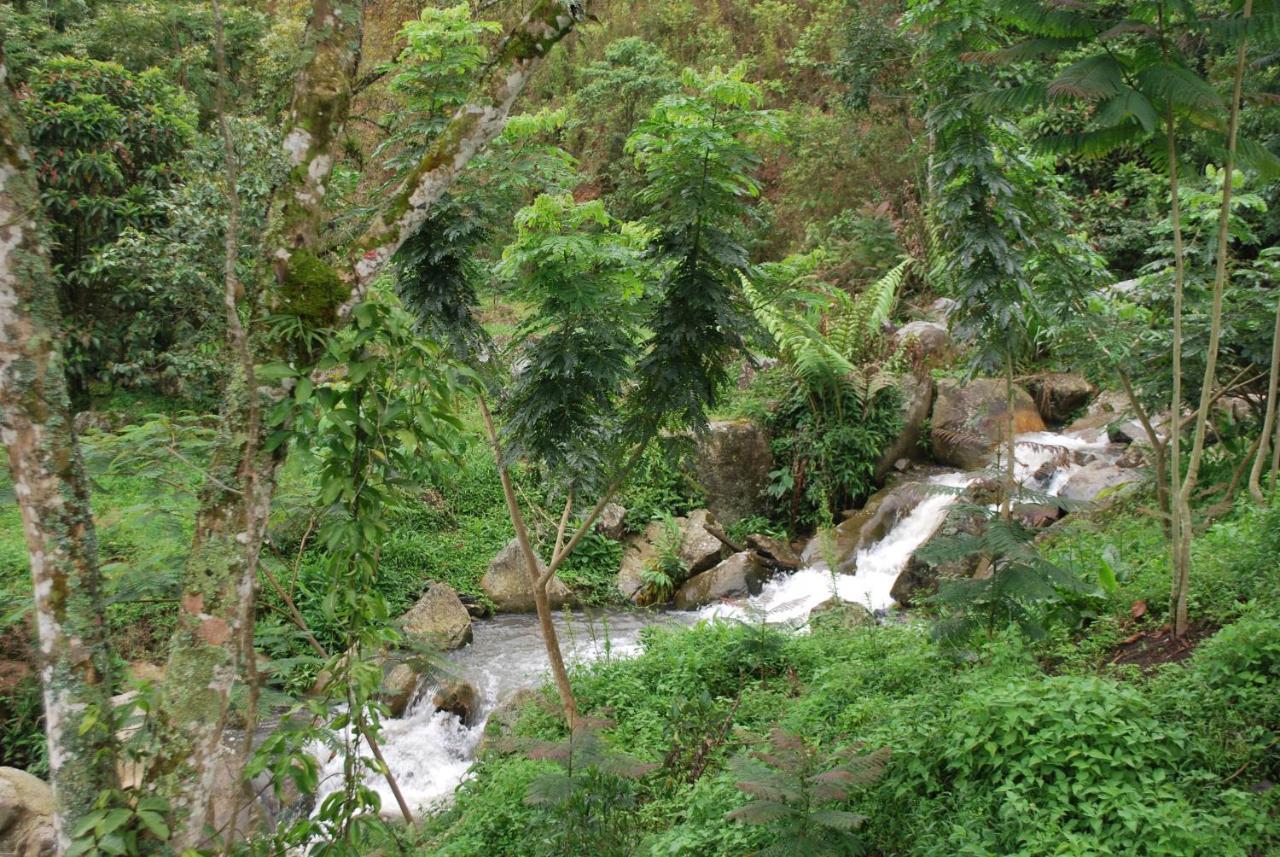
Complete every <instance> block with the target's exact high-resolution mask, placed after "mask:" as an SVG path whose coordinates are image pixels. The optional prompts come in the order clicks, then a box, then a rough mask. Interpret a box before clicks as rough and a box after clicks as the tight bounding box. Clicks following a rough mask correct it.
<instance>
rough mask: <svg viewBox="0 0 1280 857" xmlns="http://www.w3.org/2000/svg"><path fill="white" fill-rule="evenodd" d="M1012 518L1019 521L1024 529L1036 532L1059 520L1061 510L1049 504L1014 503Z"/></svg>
mask: <svg viewBox="0 0 1280 857" xmlns="http://www.w3.org/2000/svg"><path fill="white" fill-rule="evenodd" d="M1013 516H1014V517H1015V518H1017V519H1018V520H1019V521H1021V522H1022V525H1023V526H1024V527H1030V528H1031V529H1033V530H1037V529H1039V528H1041V527H1047V526H1049V525H1050V524H1052V523H1053V522H1054V521H1056V520H1058V519H1059V518H1061V517H1062V509H1060V508H1059V507H1057V506H1054V505H1052V504H1050V503H1015V504H1014V507H1013Z"/></svg>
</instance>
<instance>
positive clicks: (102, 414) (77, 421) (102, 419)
mask: <svg viewBox="0 0 1280 857" xmlns="http://www.w3.org/2000/svg"><path fill="white" fill-rule="evenodd" d="M127 423H128V419H127V418H126V417H125V415H124V414H121V413H116V412H114V411H80V412H79V413H77V414H76V415H75V416H74V417H73V418H72V420H71V425H72V427H73V428H74V429H75V432H76V434H87V433H89V432H101V433H103V434H111V433H112V432H117V431H119V430H120V429H122V428H123V427H124V426H125V425H126V424H127ZM0 853H3V852H0Z"/></svg>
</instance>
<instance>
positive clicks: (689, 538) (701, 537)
mask: <svg viewBox="0 0 1280 857" xmlns="http://www.w3.org/2000/svg"><path fill="white" fill-rule="evenodd" d="M677 520H678V521H680V548H679V551H678V553H677V558H678V559H679V560H680V565H681V566H683V567H684V570H685V572H686V574H688V575H690V576H692V575H695V574H698V573H700V572H703V571H706V570H707V569H709V568H711V567H712V566H713V565H715V564H716V563H718V562H719V561H720V554H721V551H722V550H723V549H724V544H723V543H722V542H721V541H720V540H719V539H718V538H716V537H715V536H713V535H711V533H710V532H708V531H707V527H708V526H715V525H716V520H715V518H713V517H712V515H711V512H709V511H708V510H706V509H698V510H696V511H694V512H691V513H690V514H689V517H688V518H687V519H680V518H678V519H677Z"/></svg>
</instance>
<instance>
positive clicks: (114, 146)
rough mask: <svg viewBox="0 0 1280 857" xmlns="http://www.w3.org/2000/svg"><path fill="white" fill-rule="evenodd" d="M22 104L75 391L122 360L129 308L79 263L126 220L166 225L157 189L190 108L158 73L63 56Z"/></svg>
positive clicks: (39, 73) (166, 182)
mask: <svg viewBox="0 0 1280 857" xmlns="http://www.w3.org/2000/svg"><path fill="white" fill-rule="evenodd" d="M28 85H29V94H28V95H27V97H26V98H24V99H23V100H22V101H21V105H22V112H23V117H24V119H25V120H26V123H27V127H28V129H29V132H30V134H31V142H32V145H33V146H34V147H35V161H36V175H37V178H38V180H39V184H40V196H41V201H42V203H43V204H44V210H45V213H46V215H47V217H48V219H49V222H50V224H51V226H52V239H53V244H54V253H53V258H52V261H53V264H54V266H55V268H56V269H57V271H58V279H59V289H58V295H59V305H60V308H61V310H62V317H63V319H64V324H65V325H66V328H65V330H64V331H63V332H64V335H65V336H66V340H67V342H68V344H69V349H68V352H67V354H66V360H67V368H68V380H69V381H70V383H71V389H72V393H73V397H75V398H77V399H78V401H79V402H80V403H81V404H83V403H84V401H85V399H86V397H87V395H88V389H89V385H90V384H91V383H92V382H94V381H97V380H99V379H101V378H102V376H103V373H104V371H105V369H106V365H107V364H108V362H110V361H112V360H113V359H120V357H121V356H122V355H121V352H120V351H119V349H118V345H119V340H120V327H121V326H123V325H126V324H127V323H128V321H129V313H128V312H127V309H126V311H125V312H123V313H122V312H121V310H120V308H119V307H118V306H117V304H116V297H117V292H116V290H114V289H103V288H102V287H101V284H100V283H99V282H98V281H97V278H96V277H95V276H94V272H93V270H92V269H91V268H90V267H89V266H88V265H87V264H86V263H87V261H88V260H89V258H90V257H91V256H92V254H93V253H94V252H95V251H97V250H99V249H101V248H102V247H104V246H106V245H108V244H110V243H111V242H112V241H114V240H115V239H116V238H117V237H119V235H120V234H121V232H122V231H124V230H125V229H126V228H129V227H139V228H155V227H156V226H158V225H160V224H163V222H164V219H165V210H164V208H163V207H162V206H161V205H160V201H161V194H162V193H163V192H164V191H165V190H166V189H168V188H170V187H171V186H173V184H174V183H175V182H176V181H177V180H178V178H179V167H180V166H181V163H182V154H183V152H184V151H185V150H186V148H187V147H188V146H189V145H190V144H191V142H192V138H193V134H194V128H193V125H194V119H195V117H194V112H193V110H192V107H191V105H190V103H189V102H188V101H187V99H186V98H185V97H183V95H182V93H181V92H179V91H178V90H176V89H175V88H174V87H173V86H171V85H170V84H169V83H167V82H166V81H165V80H164V77H163V76H162V75H161V74H160V73H159V72H156V71H149V72H144V73H142V74H133V73H132V72H129V71H127V70H125V69H124V68H122V67H121V66H118V65H114V64H111V63H103V62H94V61H90V60H79V59H71V58H70V57H62V58H57V59H50V60H48V61H46V62H43V63H41V64H40V66H39V67H38V68H37V69H36V70H35V71H34V72H33V73H32V75H31V77H30V80H29V84H28Z"/></svg>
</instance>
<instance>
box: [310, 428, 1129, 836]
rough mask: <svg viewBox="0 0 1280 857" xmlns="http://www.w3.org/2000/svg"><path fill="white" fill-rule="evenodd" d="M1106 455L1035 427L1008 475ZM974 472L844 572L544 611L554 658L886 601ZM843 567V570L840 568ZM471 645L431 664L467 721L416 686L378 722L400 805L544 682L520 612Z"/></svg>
mask: <svg viewBox="0 0 1280 857" xmlns="http://www.w3.org/2000/svg"><path fill="white" fill-rule="evenodd" d="M1117 455H1118V451H1117V450H1116V448H1114V447H1113V446H1111V445H1110V444H1108V443H1107V442H1106V441H1105V438H1104V439H1103V440H1095V439H1092V438H1088V437H1074V436H1071V435H1065V434H1056V433H1051V432H1037V433H1034V434H1028V435H1023V436H1021V437H1019V439H1018V443H1017V451H1016V455H1015V459H1016V461H1015V477H1016V479H1017V480H1018V482H1019V483H1020V484H1022V485H1023V486H1025V487H1026V488H1028V489H1031V490H1033V491H1036V492H1039V493H1042V494H1048V495H1058V494H1059V493H1060V492H1061V491H1062V490H1063V488H1064V487H1065V486H1066V484H1067V481H1068V480H1069V479H1070V478H1071V475H1072V474H1073V473H1075V472H1076V471H1078V470H1079V469H1080V468H1081V467H1083V466H1084V465H1086V464H1089V463H1091V462H1094V461H1108V462H1109V461H1114V459H1115V458H1116V457H1117ZM982 475H983V474H981V473H966V472H961V471H950V472H944V473H938V474H935V475H933V476H930V477H929V478H928V479H926V480H924V481H923V484H922V485H921V486H915V487H913V488H911V491H912V493H911V497H912V498H913V500H914V502H915V505H914V506H913V507H911V508H910V509H909V511H906V512H905V513H903V514H900V516H899V517H898V519H897V520H896V521H895V522H894V523H893V524H892V526H891V527H890V528H889V529H888V531H887V532H886V533H885V534H884V536H883V537H882V538H881V539H880V540H878V541H876V542H874V543H873V544H869V545H865V546H862V547H860V548H859V549H858V551H857V553H856V555H855V559H854V562H853V563H852V564H851V566H850V567H851V568H852V571H851V572H850V573H832V571H831V570H830V569H828V568H827V567H826V566H825V564H824V563H821V562H820V563H818V564H815V565H814V566H811V567H807V568H803V569H800V570H798V571H796V572H794V573H792V574H790V575H785V576H781V577H777V578H774V579H773V580H771V581H769V582H768V583H766V584H765V586H764V589H763V590H762V591H761V592H760V593H759V594H758V595H755V596H752V597H750V598H746V599H740V600H736V601H726V602H723V603H719V604H714V605H711V606H709V607H706V608H703V609H702V610H699V611H696V612H690V613H677V612H669V613H663V612H620V611H618V612H615V611H606V612H594V613H591V612H584V613H579V614H575V615H574V617H573V618H572V620H566V618H565V617H564V616H557V617H556V625H557V630H558V632H559V635H560V644H561V647H562V649H563V651H564V655H565V660H566V661H567V662H569V663H571V664H574V663H576V664H582V663H587V662H590V661H595V660H599V659H601V658H622V657H629V656H632V655H634V654H635V653H637V652H638V651H639V648H640V646H639V637H640V631H641V630H642V629H643V628H644V627H646V626H648V625H652V624H655V623H666V624H673V625H680V624H691V623H693V622H695V621H698V620H715V619H721V620H742V621H756V622H758V621H765V622H769V623H775V624H781V625H788V626H791V627H795V628H798V627H801V626H802V625H803V624H804V621H805V619H806V618H807V617H808V615H809V613H810V611H812V610H813V609H814V608H815V607H817V606H819V605H820V604H822V603H823V602H826V601H828V600H830V599H831V598H832V597H836V598H839V599H841V600H844V601H848V602H856V603H859V604H861V605H863V606H865V607H867V608H868V609H870V610H873V611H877V610H884V609H887V608H890V607H892V605H893V598H892V596H891V595H890V594H889V593H890V589H891V588H892V587H893V584H894V581H895V580H896V579H897V577H898V575H899V574H900V573H901V572H902V571H903V569H904V568H905V567H906V565H907V563H908V562H909V561H910V560H911V556H912V554H914V553H915V551H916V550H917V549H919V548H920V547H921V546H922V545H923V544H924V543H925V542H927V541H928V540H929V538H930V537H931V536H933V534H934V533H935V532H937V530H938V528H939V527H941V526H942V524H943V522H944V521H945V520H946V517H947V512H948V510H949V509H950V507H951V506H952V505H953V504H954V503H956V502H958V501H959V498H960V497H961V496H962V495H963V493H964V490H963V489H964V488H965V487H966V486H968V485H969V484H970V483H972V482H973V481H975V480H976V479H979V478H981V476H982ZM842 568H844V566H842ZM473 631H474V639H473V640H472V642H471V644H470V645H469V646H467V647H466V648H464V649H461V650H459V651H457V652H453V653H450V654H449V655H448V656H447V660H446V661H445V662H444V663H443V664H442V665H441V666H442V671H443V672H445V673H447V674H450V675H453V676H456V677H458V678H462V679H465V680H467V681H469V682H471V683H472V684H473V685H474V686H475V687H476V689H477V690H478V691H479V696H480V700H481V703H480V711H479V712H478V716H477V717H476V718H475V721H476V722H475V725H473V726H467V725H465V724H463V723H462V722H461V721H460V720H459V719H458V717H456V716H455V715H452V714H448V713H445V712H441V711H435V710H434V708H433V706H432V703H431V697H432V688H431V687H429V686H424V687H422V688H419V692H418V695H417V699H416V700H415V702H413V703H412V704H411V705H410V706H409V708H408V710H407V711H406V713H405V715H404V716H403V717H401V718H397V719H393V720H388V721H386V722H385V723H384V737H383V742H382V749H383V754H384V755H385V757H386V760H387V763H388V765H389V767H390V768H391V771H392V773H393V774H394V775H395V778H396V780H397V782H398V784H399V786H400V788H401V791H402V792H403V793H404V795H405V798H406V800H407V801H408V803H409V805H410V807H411V808H413V809H414V810H415V811H418V812H421V811H423V810H426V809H429V808H431V807H433V806H439V805H440V804H441V803H442V802H445V801H447V800H448V799H449V798H450V797H451V796H452V794H453V792H454V790H455V789H456V788H457V787H458V785H459V784H460V783H461V782H462V781H463V779H465V777H466V776H467V771H468V768H469V767H470V765H471V761H472V759H473V757H474V755H475V751H476V746H477V744H478V743H479V741H480V737H481V734H482V733H483V731H484V722H485V719H486V718H487V717H488V715H489V714H490V712H492V711H493V709H494V708H495V707H496V706H497V705H500V704H502V703H503V702H505V701H506V700H508V699H510V698H511V696H512V695H513V694H514V693H515V692H516V691H518V690H520V689H522V688H529V687H535V686H538V685H540V684H541V683H542V682H544V681H545V680H546V679H547V666H546V663H547V662H546V651H545V649H544V648H543V645H542V637H541V635H540V634H539V631H538V622H537V619H536V617H534V616H532V615H503V616H498V617H496V618H493V619H489V620H484V621H477V622H475V623H474V626H473ZM341 773H342V758H341V756H334V757H332V758H330V759H328V760H327V761H326V762H325V764H324V770H323V778H324V783H323V785H322V787H321V793H320V795H319V796H318V797H319V799H320V800H323V799H324V796H325V795H326V794H327V793H328V792H329V791H332V790H334V789H337V788H339V787H340V783H341ZM370 784H371V785H372V786H373V787H374V788H376V789H378V791H379V792H380V793H381V794H382V805H383V811H384V812H387V813H389V814H390V813H394V812H395V808H396V804H395V801H394V799H393V797H392V795H391V793H390V789H389V788H388V787H387V785H386V783H385V781H383V780H382V779H381V778H377V779H376V780H375V781H373V782H371V783H370Z"/></svg>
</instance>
